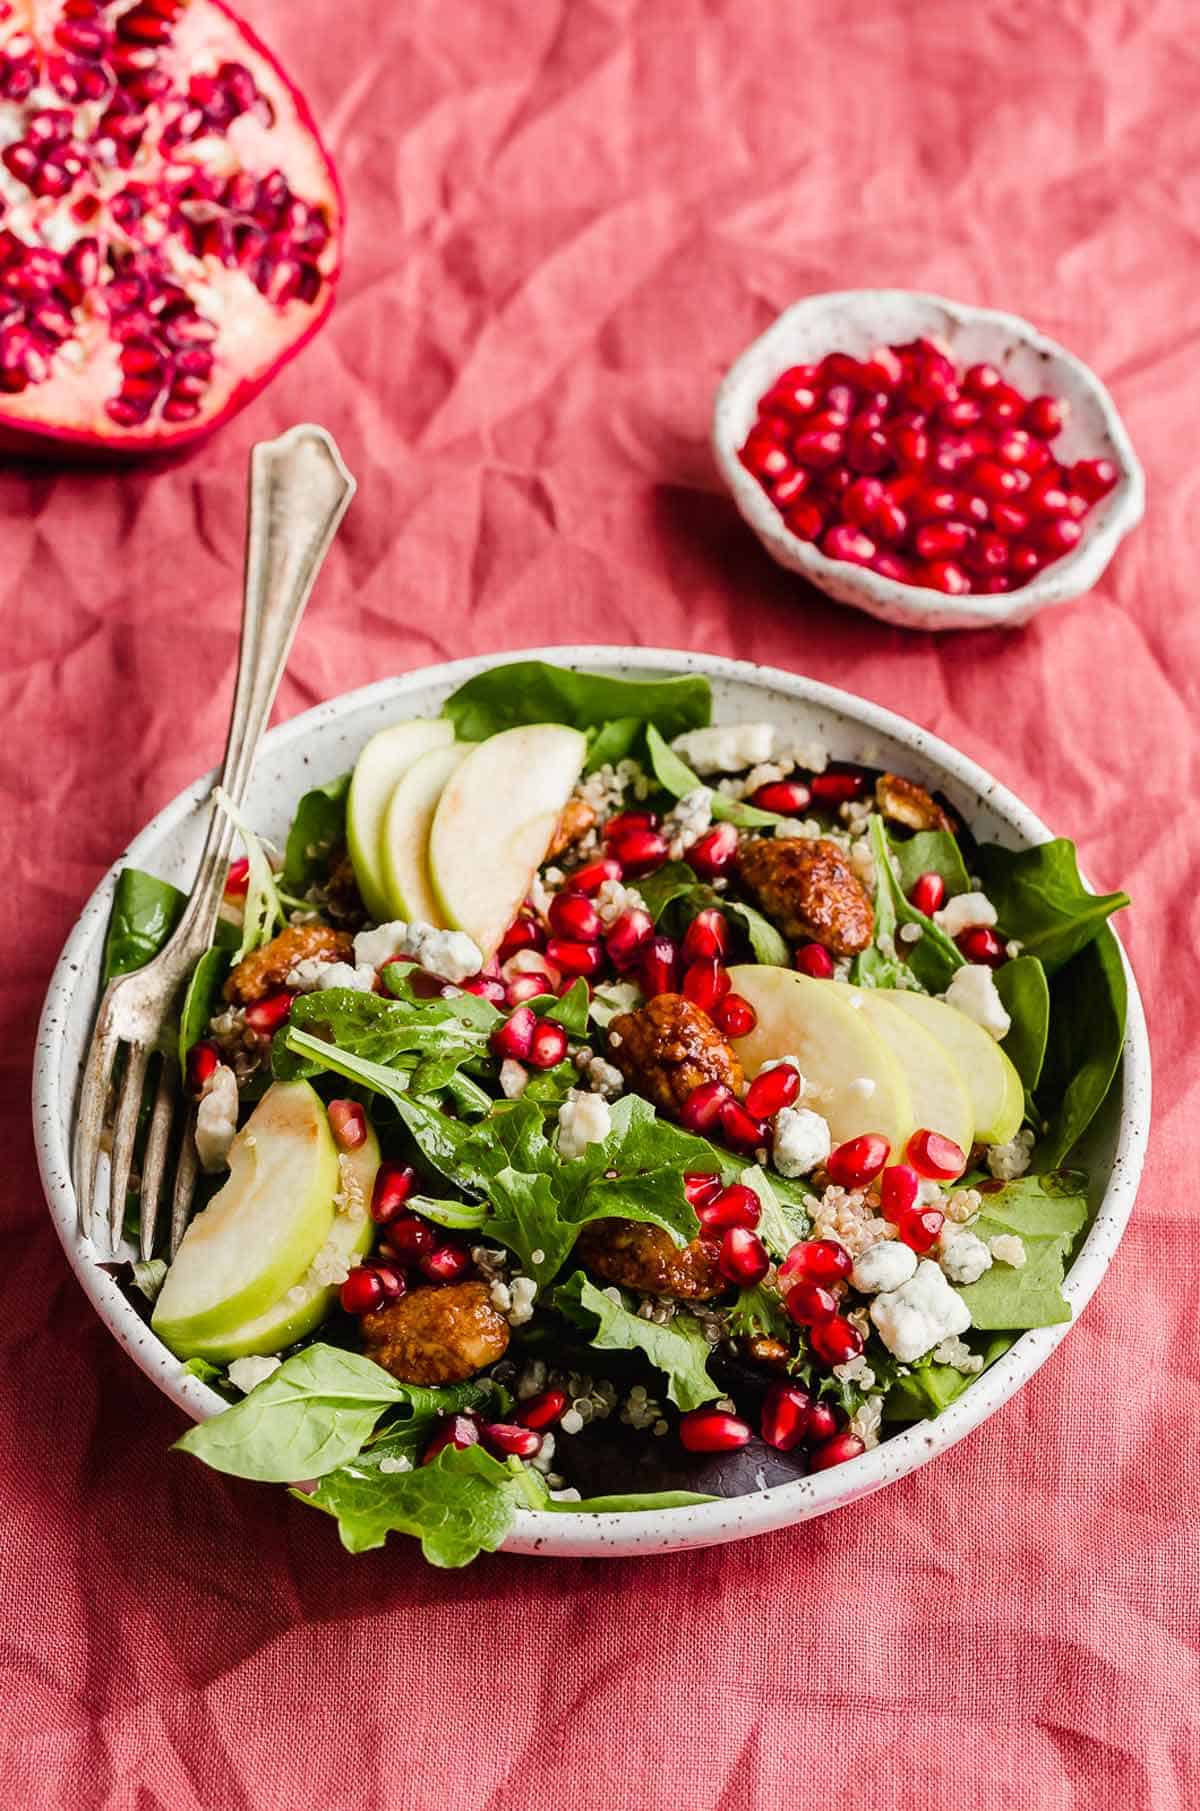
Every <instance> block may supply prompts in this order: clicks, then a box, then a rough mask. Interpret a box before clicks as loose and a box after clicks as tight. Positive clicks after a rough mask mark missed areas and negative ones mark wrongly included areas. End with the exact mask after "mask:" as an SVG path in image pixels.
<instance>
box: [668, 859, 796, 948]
mask: <svg viewBox="0 0 1200 1811" xmlns="http://www.w3.org/2000/svg"><path fill="white" fill-rule="evenodd" d="M638 892H639V893H640V894H641V896H642V898H643V899H644V900H645V901H646V910H647V911H648V912H649V914H650V916H651V917H652V918H653V920H654V922H655V923H656V924H657V923H658V921H659V919H660V918H661V917H662V916H663V913H664V912H665V911H666V910H667V909H668V907H670V906H672V905H677V904H678V905H679V906H680V909H681V912H682V914H683V916H684V919H685V922H687V923H690V922H691V920H692V919H693V918H694V917H695V916H696V914H697V913H698V912H705V911H708V910H710V909H711V908H713V907H716V908H717V909H718V910H720V911H722V912H724V913H725V914H726V916H727V917H729V918H732V919H733V920H734V922H735V923H736V924H740V925H741V927H742V930H743V931H744V932H745V935H746V941H747V943H748V944H749V945H750V949H751V951H752V953H753V956H754V960H755V961H756V962H763V963H766V964H767V965H768V966H769V967H771V968H787V967H789V966H790V964H791V960H792V952H791V950H790V949H789V948H788V944H787V941H786V939H785V938H784V937H783V936H781V934H780V933H779V932H778V931H777V930H776V929H775V926H774V925H773V924H772V923H771V922H770V920H769V919H767V918H764V917H763V915H762V913H761V912H756V911H755V909H754V907H753V906H749V905H744V904H743V903H742V902H741V900H737V899H729V898H727V897H726V895H725V894H723V893H717V892H715V891H714V890H713V888H712V887H710V886H707V885H705V883H704V882H703V881H699V880H697V879H696V876H695V873H694V871H693V870H692V869H691V868H689V867H688V865H687V863H686V862H681V861H679V862H668V863H667V865H666V866H665V867H663V868H659V870H658V872H657V873H655V874H651V875H649V876H648V877H647V878H646V879H645V880H642V881H639V882H638Z"/></svg>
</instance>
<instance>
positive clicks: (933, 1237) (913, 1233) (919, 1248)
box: [896, 1207, 946, 1257]
mask: <svg viewBox="0 0 1200 1811" xmlns="http://www.w3.org/2000/svg"><path fill="white" fill-rule="evenodd" d="M945 1223H946V1216H945V1214H943V1213H939V1212H938V1210H937V1208H936V1207H906V1208H898V1209H897V1211H896V1231H897V1233H898V1234H899V1236H900V1238H901V1239H902V1240H903V1242H904V1244H905V1245H907V1246H909V1248H910V1249H911V1250H913V1251H915V1252H916V1253H917V1255H918V1256H919V1257H921V1256H924V1254H925V1253H926V1252H927V1251H930V1250H932V1248H933V1247H934V1246H935V1245H936V1244H937V1241H938V1238H939V1236H940V1234H941V1230H942V1227H943V1226H944V1225H945Z"/></svg>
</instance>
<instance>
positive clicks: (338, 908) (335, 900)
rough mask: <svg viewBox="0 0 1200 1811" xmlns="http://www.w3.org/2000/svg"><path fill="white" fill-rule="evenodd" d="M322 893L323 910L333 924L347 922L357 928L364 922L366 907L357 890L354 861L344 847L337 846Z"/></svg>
mask: <svg viewBox="0 0 1200 1811" xmlns="http://www.w3.org/2000/svg"><path fill="white" fill-rule="evenodd" d="M324 893H325V910H326V911H327V912H328V913H329V916H330V917H331V918H332V919H333V921H334V923H335V924H348V925H352V926H354V927H355V928H356V929H357V928H358V927H359V926H360V925H362V924H363V923H365V921H366V916H367V908H366V906H365V905H364V904H363V902H362V895H361V894H360V893H359V890H358V880H357V878H356V876H355V873H354V863H353V862H352V861H351V860H350V856H349V854H348V852H347V851H346V849H345V848H344V847H343V848H339V849H338V850H337V851H336V852H335V854H334V856H333V858H332V859H331V861H330V866H329V878H328V880H327V881H326V882H325V888H324Z"/></svg>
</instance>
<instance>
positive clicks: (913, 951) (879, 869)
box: [850, 817, 963, 994]
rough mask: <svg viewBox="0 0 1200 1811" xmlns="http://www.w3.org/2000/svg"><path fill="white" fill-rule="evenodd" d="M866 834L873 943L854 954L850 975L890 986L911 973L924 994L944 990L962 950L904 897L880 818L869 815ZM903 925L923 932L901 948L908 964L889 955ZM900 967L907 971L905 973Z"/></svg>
mask: <svg viewBox="0 0 1200 1811" xmlns="http://www.w3.org/2000/svg"><path fill="white" fill-rule="evenodd" d="M868 835H869V837H870V839H871V853H872V855H873V856H874V857H875V941H874V943H873V944H872V946H871V948H870V949H867V950H864V951H863V953H862V955H861V956H856V957H855V960H854V964H853V966H852V968H851V971H850V978H851V980H852V981H854V982H856V983H858V984H860V985H866V986H874V987H894V986H896V985H897V984H898V983H900V981H901V979H903V980H905V981H906V980H907V979H908V978H909V976H911V977H912V978H913V979H914V980H916V981H917V982H919V983H920V985H921V986H922V987H923V988H924V989H925V991H926V993H931V994H943V993H945V991H946V989H947V988H948V987H949V985H950V982H951V980H952V979H953V977H954V971H955V969H958V968H961V967H962V966H963V958H962V954H961V952H960V951H959V949H958V947H957V945H956V944H955V943H954V942H953V941H952V939H951V938H949V937H947V936H946V933H945V932H944V931H941V930H939V929H938V927H937V925H936V924H934V922H933V920H932V918H926V916H925V914H924V912H918V910H917V908H916V906H914V905H913V904H912V903H911V902H910V900H909V899H908V896H907V894H906V893H905V892H904V889H903V888H902V886H901V885H900V882H899V880H898V879H897V878H896V874H895V871H894V869H893V867H892V853H893V851H892V844H891V839H890V838H889V836H888V834H887V830H886V829H885V827H884V822H883V819H882V818H881V817H873V818H872V819H871V822H870V826H869V829H868ZM905 924H915V925H916V926H917V927H918V928H919V929H920V932H921V935H920V937H919V938H918V940H917V941H916V943H909V944H906V945H905V946H904V948H905V953H906V955H907V958H908V960H907V963H905V962H904V961H903V960H902V959H901V958H900V957H899V956H898V955H897V956H895V957H893V956H892V954H891V951H892V950H893V949H896V948H898V946H897V945H896V943H895V937H896V933H897V931H898V930H899V928H900V926H901V925H905ZM881 941H882V943H883V944H884V948H882V949H881V948H880V947H879V945H880V943H881ZM901 971H906V972H905V973H904V974H903V977H902V976H901Z"/></svg>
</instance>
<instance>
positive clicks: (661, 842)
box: [609, 830, 668, 879]
mask: <svg viewBox="0 0 1200 1811" xmlns="http://www.w3.org/2000/svg"><path fill="white" fill-rule="evenodd" d="M609 847H610V849H611V850H612V852H613V855H614V857H615V858H616V860H617V861H619V862H620V864H621V866H622V868H623V869H624V870H625V872H626V874H631V875H633V876H634V877H635V879H636V878H639V877H640V876H642V875H644V874H651V873H653V871H654V870H655V868H661V867H662V865H663V863H664V862H665V861H666V859H667V854H668V850H667V840H666V838H665V837H664V836H660V835H659V833H658V831H657V830H626V831H625V832H624V833H623V834H622V835H621V836H619V837H617V838H616V839H615V841H613V842H611V843H610V844H609Z"/></svg>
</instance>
